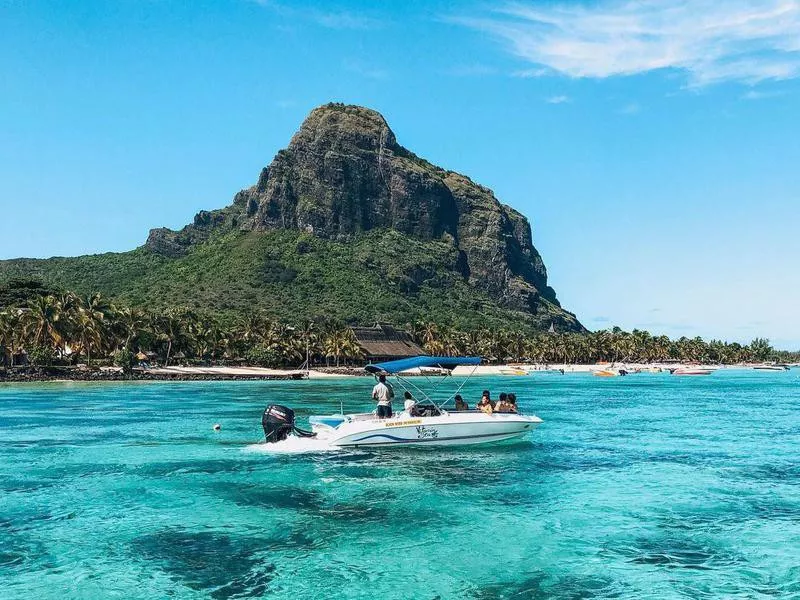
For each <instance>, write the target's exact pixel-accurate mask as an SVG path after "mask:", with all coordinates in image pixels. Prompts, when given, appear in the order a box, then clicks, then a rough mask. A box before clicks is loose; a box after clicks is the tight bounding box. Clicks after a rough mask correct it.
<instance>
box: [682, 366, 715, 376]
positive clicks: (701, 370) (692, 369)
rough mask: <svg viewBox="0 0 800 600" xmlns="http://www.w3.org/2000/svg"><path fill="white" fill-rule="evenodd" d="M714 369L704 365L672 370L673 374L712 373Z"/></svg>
mask: <svg viewBox="0 0 800 600" xmlns="http://www.w3.org/2000/svg"><path fill="white" fill-rule="evenodd" d="M713 372H714V369H706V368H703V367H679V368H677V369H675V370H673V371H672V374H673V375H711V374H712V373H713Z"/></svg>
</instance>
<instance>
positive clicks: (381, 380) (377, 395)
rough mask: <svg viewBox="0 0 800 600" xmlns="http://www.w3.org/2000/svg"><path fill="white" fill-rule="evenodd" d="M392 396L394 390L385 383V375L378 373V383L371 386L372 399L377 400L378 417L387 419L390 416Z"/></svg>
mask: <svg viewBox="0 0 800 600" xmlns="http://www.w3.org/2000/svg"><path fill="white" fill-rule="evenodd" d="M392 398H394V390H393V389H392V386H391V385H389V384H388V383H386V375H379V376H378V383H377V384H375V387H374V388H372V399H373V400H377V401H378V411H377V413H378V418H379V419H388V418H390V417H391V416H392Z"/></svg>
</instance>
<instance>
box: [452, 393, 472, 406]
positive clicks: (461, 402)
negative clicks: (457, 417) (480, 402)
mask: <svg viewBox="0 0 800 600" xmlns="http://www.w3.org/2000/svg"><path fill="white" fill-rule="evenodd" d="M455 401H456V410H469V404H467V403H466V402H464V398H462V397H461V394H456V397H455Z"/></svg>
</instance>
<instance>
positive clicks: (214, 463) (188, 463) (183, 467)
mask: <svg viewBox="0 0 800 600" xmlns="http://www.w3.org/2000/svg"><path fill="white" fill-rule="evenodd" d="M255 468H256V465H254V464H253V463H248V462H245V461H242V460H222V459H218V460H176V461H172V462H158V463H150V464H146V465H142V466H141V467H138V468H137V469H136V470H135V472H136V473H137V474H139V475H144V476H145V477H169V476H170V475H187V474H202V475H214V474H217V473H250V472H252V471H254V470H255Z"/></svg>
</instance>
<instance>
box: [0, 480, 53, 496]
mask: <svg viewBox="0 0 800 600" xmlns="http://www.w3.org/2000/svg"><path fill="white" fill-rule="evenodd" d="M55 484H56V483H55V482H54V481H43V480H41V479H4V480H3V481H2V482H0V491H3V492H9V493H10V492H35V491H36V490H42V489H46V488H49V487H53V486H54V485H55Z"/></svg>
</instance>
